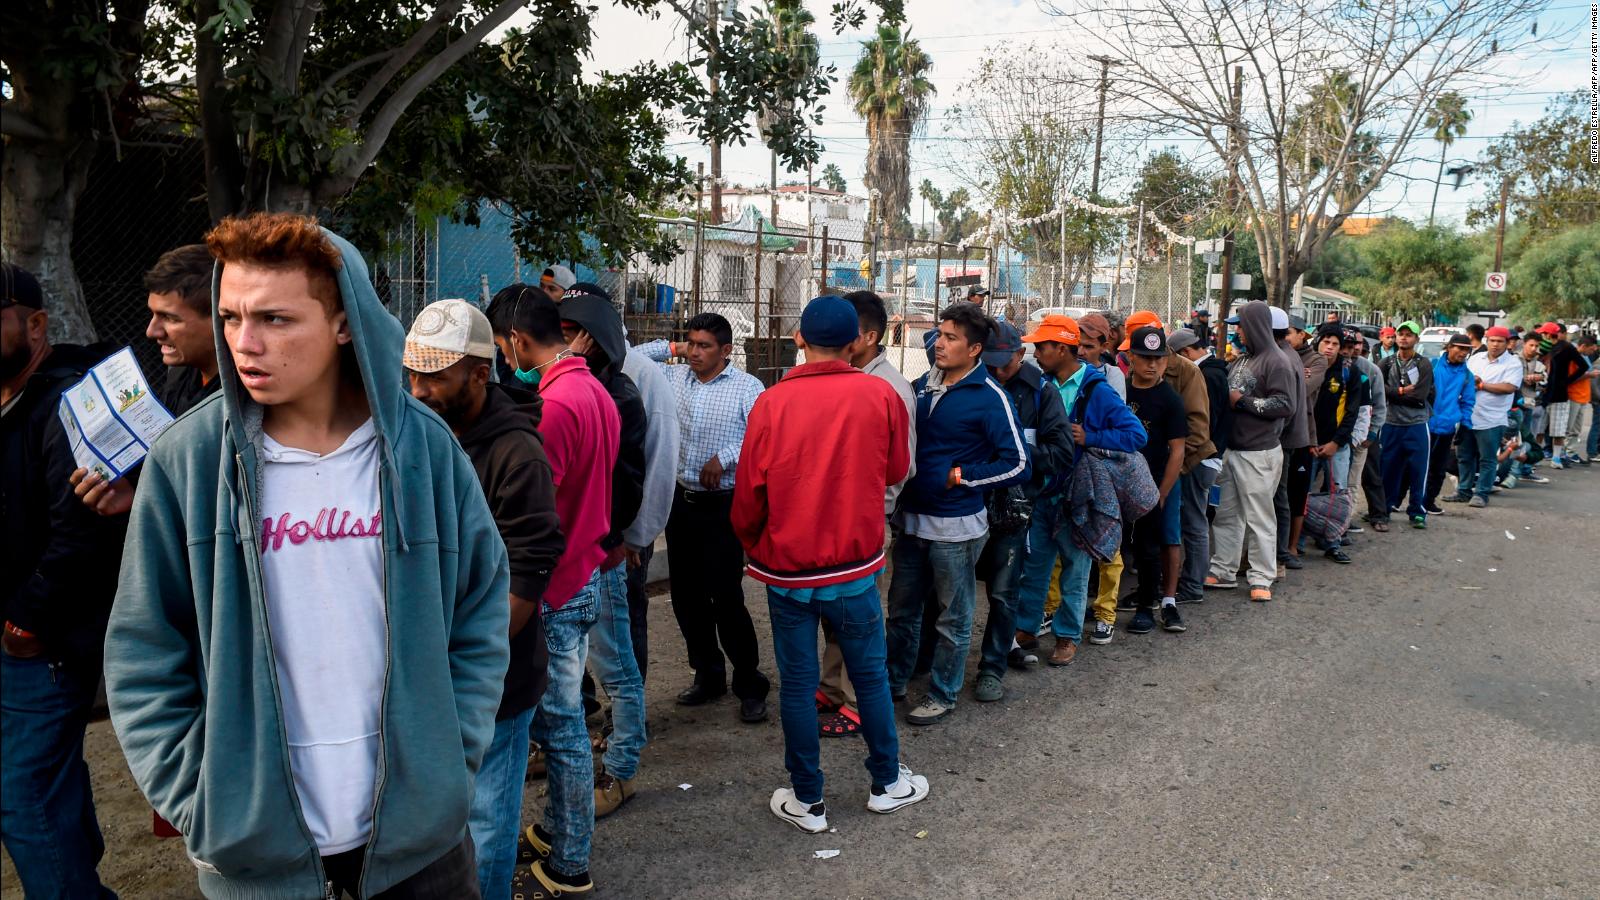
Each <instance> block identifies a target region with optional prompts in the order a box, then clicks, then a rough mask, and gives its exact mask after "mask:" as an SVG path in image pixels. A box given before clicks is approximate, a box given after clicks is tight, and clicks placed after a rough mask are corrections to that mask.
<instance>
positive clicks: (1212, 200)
mask: <svg viewBox="0 0 1600 900" xmlns="http://www.w3.org/2000/svg"><path fill="white" fill-rule="evenodd" d="M1221 193H1222V184H1221V182H1220V181H1219V180H1218V179H1216V178H1212V177H1209V176H1207V175H1206V174H1204V173H1203V172H1201V171H1200V170H1198V169H1196V168H1194V167H1193V166H1191V165H1190V164H1189V163H1187V162H1186V161H1184V159H1183V157H1182V156H1180V155H1179V154H1178V151H1177V149H1176V148H1174V147H1167V148H1166V149H1163V150H1161V151H1159V152H1157V153H1156V154H1155V155H1154V156H1151V157H1150V158H1149V159H1146V160H1145V161H1144V164H1143V165H1141V166H1140V167H1139V174H1138V175H1137V176H1135V179H1134V183H1133V192H1132V193H1131V194H1129V196H1128V205H1129V206H1138V205H1140V204H1143V205H1144V208H1145V210H1147V211H1149V212H1153V213H1154V214H1155V216H1156V217H1157V218H1158V219H1160V220H1161V221H1162V222H1165V223H1166V224H1167V225H1168V226H1169V227H1171V228H1173V229H1175V230H1176V231H1178V232H1179V233H1189V232H1191V231H1192V229H1194V228H1195V227H1196V226H1197V225H1199V224H1200V223H1202V222H1204V221H1205V220H1206V218H1207V217H1208V216H1209V215H1210V214H1211V213H1213V212H1214V211H1215V210H1216V207H1217V205H1218V201H1219V199H1220V196H1221ZM1147 243H1150V244H1151V245H1152V246H1154V247H1156V248H1158V249H1161V248H1165V247H1166V237H1165V236H1164V235H1162V234H1161V233H1160V232H1155V231H1154V230H1153V229H1152V233H1151V234H1149V235H1148V236H1147Z"/></svg>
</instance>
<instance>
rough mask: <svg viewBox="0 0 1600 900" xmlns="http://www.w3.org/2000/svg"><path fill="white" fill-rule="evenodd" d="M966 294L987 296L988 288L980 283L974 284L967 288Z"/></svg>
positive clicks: (969, 295)
mask: <svg viewBox="0 0 1600 900" xmlns="http://www.w3.org/2000/svg"><path fill="white" fill-rule="evenodd" d="M967 296H968V297H987V296H989V289H988V288H986V287H984V286H983V285H981V284H975V285H973V286H972V287H970V288H967Z"/></svg>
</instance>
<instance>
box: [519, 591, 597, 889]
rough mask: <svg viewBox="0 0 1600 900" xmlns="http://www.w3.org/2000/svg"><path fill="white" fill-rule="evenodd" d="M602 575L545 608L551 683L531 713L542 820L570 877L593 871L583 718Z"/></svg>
mask: <svg viewBox="0 0 1600 900" xmlns="http://www.w3.org/2000/svg"><path fill="white" fill-rule="evenodd" d="M599 576H600V573H599V571H598V570H596V571H595V573H594V574H593V575H591V576H589V582H588V583H587V584H585V585H584V586H583V588H582V589H580V590H579V591H578V593H577V595H576V596H574V597H573V598H572V599H571V600H568V601H567V603H566V605H564V606H562V607H561V608H560V609H557V610H552V609H550V608H548V607H546V608H545V609H544V610H543V614H544V642H545V646H546V647H547V648H548V649H549V651H550V668H549V672H550V683H549V685H548V686H547V687H546V688H545V689H544V697H543V698H542V699H541V700H540V701H539V706H538V708H537V709H536V710H535V712H534V714H533V739H534V740H536V741H538V742H539V746H540V747H543V748H544V758H545V766H546V769H545V771H546V773H547V774H546V784H547V785H548V790H549V799H548V800H547V801H546V802H545V806H544V823H543V824H544V830H545V833H547V834H549V835H550V837H551V850H550V867H551V868H552V869H554V870H555V871H556V872H557V873H559V874H562V875H569V876H570V875H580V874H582V873H584V872H587V871H588V870H589V847H590V844H591V842H592V841H593V839H594V756H593V752H592V751H591V749H590V747H589V729H588V728H587V727H585V725H584V723H583V661H584V657H585V656H586V655H587V654H588V651H589V628H590V627H591V626H593V625H594V621H595V597H596V594H597V593H598V590H597V588H596V584H597V583H598V581H599Z"/></svg>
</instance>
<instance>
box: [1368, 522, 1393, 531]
mask: <svg viewBox="0 0 1600 900" xmlns="http://www.w3.org/2000/svg"><path fill="white" fill-rule="evenodd" d="M1370 524H1371V525H1372V530H1373V531H1376V532H1380V533H1382V532H1386V531H1388V530H1389V523H1388V522H1372V523H1370Z"/></svg>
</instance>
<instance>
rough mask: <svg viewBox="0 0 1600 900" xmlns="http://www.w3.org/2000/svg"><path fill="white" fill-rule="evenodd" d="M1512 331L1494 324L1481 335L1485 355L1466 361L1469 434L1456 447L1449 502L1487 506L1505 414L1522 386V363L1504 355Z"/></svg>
mask: <svg viewBox="0 0 1600 900" xmlns="http://www.w3.org/2000/svg"><path fill="white" fill-rule="evenodd" d="M1510 342H1511V332H1510V331H1508V330H1506V329H1505V328H1503V327H1501V326H1499V325H1496V326H1495V327H1493V328H1491V329H1489V330H1488V331H1486V332H1484V336H1483V346H1484V350H1485V352H1483V353H1477V354H1474V355H1472V356H1470V357H1468V358H1467V372H1468V373H1469V374H1470V375H1471V376H1472V379H1473V383H1474V384H1475V385H1476V387H1477V396H1476V399H1475V400H1474V401H1473V404H1472V417H1471V419H1470V420H1469V421H1468V422H1467V429H1468V433H1467V436H1466V437H1465V438H1463V439H1462V440H1461V443H1460V444H1458V445H1457V447H1456V461H1457V464H1458V466H1459V468H1458V472H1457V487H1456V494H1455V496H1454V497H1446V498H1445V500H1446V501H1448V502H1451V503H1463V502H1465V503H1467V505H1468V506H1473V507H1478V508H1481V507H1485V506H1488V505H1489V491H1490V490H1491V489H1492V488H1493V487H1494V473H1495V468H1496V464H1497V456H1498V455H1499V452H1500V437H1501V435H1503V434H1504V433H1505V430H1506V421H1507V413H1509V412H1511V403H1512V401H1513V400H1514V399H1515V395H1516V393H1517V389H1518V388H1520V387H1522V361H1521V360H1519V359H1517V358H1516V357H1515V356H1512V355H1511V354H1509V353H1507V352H1506V345H1507V344H1509V343H1510Z"/></svg>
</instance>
